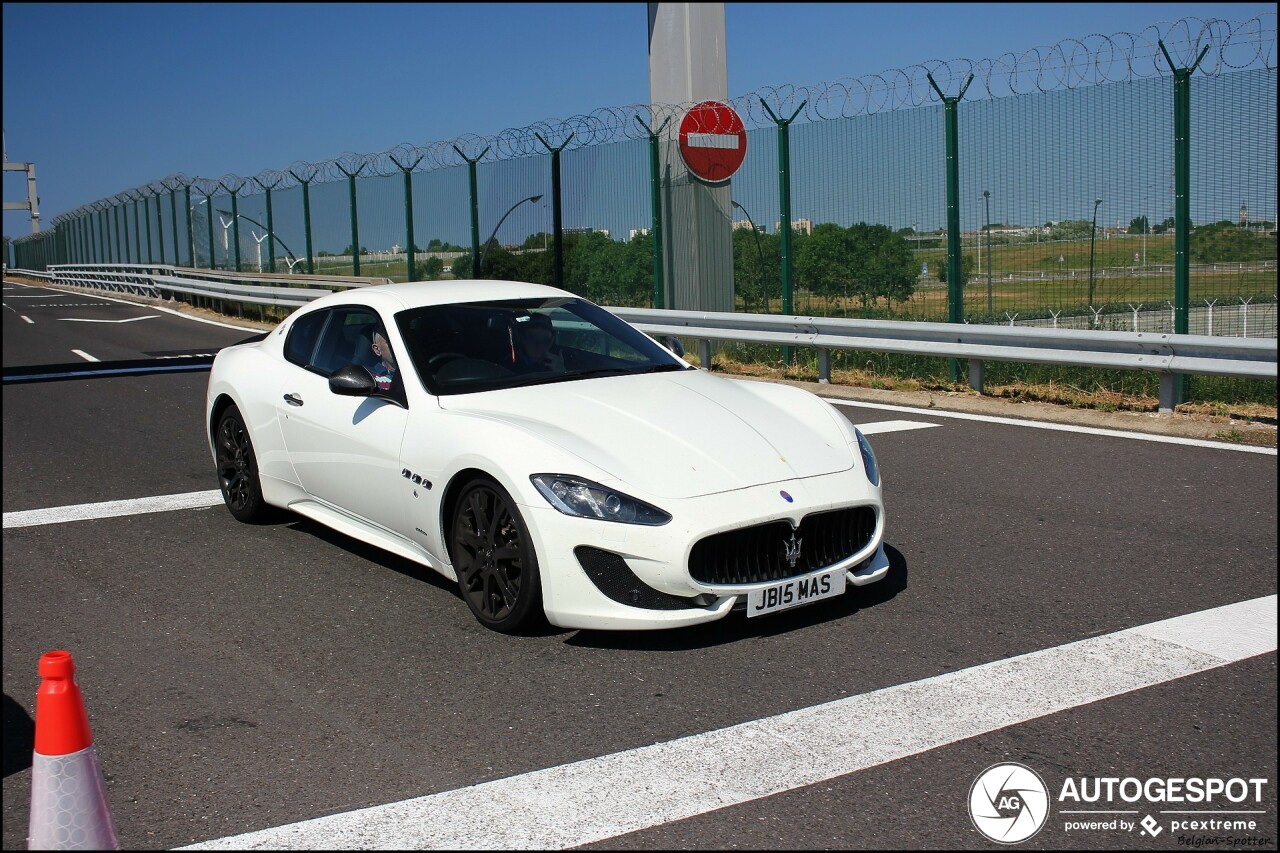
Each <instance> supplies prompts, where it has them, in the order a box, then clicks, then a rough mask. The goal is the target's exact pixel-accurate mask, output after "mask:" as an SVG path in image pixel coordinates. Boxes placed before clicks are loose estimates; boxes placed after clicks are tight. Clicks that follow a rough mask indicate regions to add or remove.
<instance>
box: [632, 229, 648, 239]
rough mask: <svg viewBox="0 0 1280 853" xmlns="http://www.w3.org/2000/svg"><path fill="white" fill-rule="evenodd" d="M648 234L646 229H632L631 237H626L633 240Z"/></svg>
mask: <svg viewBox="0 0 1280 853" xmlns="http://www.w3.org/2000/svg"><path fill="white" fill-rule="evenodd" d="M648 233H649V229H648V228H632V229H631V235H630V236H629V237H627V239H628V240H634V239H635V238H637V237H639V236H640V235H641V234H648Z"/></svg>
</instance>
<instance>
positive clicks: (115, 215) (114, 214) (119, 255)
mask: <svg viewBox="0 0 1280 853" xmlns="http://www.w3.org/2000/svg"><path fill="white" fill-rule="evenodd" d="M111 218H112V219H114V220H115V221H116V257H115V262H116V263H117V264H121V263H124V249H123V248H122V247H121V243H120V205H118V204H115V205H112V206H111Z"/></svg>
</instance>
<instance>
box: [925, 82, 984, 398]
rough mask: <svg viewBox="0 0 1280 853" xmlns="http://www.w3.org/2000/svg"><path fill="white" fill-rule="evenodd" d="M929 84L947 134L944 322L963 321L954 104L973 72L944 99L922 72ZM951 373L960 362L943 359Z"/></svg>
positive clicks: (956, 378)
mask: <svg viewBox="0 0 1280 853" xmlns="http://www.w3.org/2000/svg"><path fill="white" fill-rule="evenodd" d="M925 76H926V77H927V78H928V79H929V85H930V86H932V87H933V91H935V92H937V93H938V97H939V98H941V99H942V109H943V114H944V116H945V122H946V135H947V322H949V323H961V322H964V264H963V258H962V257H961V245H960V132H959V121H958V119H957V117H956V105H957V104H959V103H960V99H961V98H963V97H964V93H965V92H967V91H969V84H970V83H972V82H973V75H972V74H970V75H969V79H968V80H966V81H965V83H964V86H962V87H961V88H960V94H958V95H956V96H955V97H954V98H948V97H947V96H946V95H944V94H942V89H940V88H938V84H937V83H936V82H934V79H933V74H926V75H925ZM947 364H948V366H949V368H950V372H951V381H952V382H957V381H959V379H960V362H959V361H958V360H957V359H954V358H950V359H947Z"/></svg>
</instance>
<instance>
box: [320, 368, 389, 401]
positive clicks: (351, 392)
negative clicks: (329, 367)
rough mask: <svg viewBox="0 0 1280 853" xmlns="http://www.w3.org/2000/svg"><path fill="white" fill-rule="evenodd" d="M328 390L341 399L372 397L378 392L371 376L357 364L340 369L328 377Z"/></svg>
mask: <svg viewBox="0 0 1280 853" xmlns="http://www.w3.org/2000/svg"><path fill="white" fill-rule="evenodd" d="M329 390H330V391H332V392H333V393H334V394H340V395H342V396H343V397H372V396H373V395H374V394H376V393H377V391H378V386H377V384H376V383H375V382H374V381H373V374H372V373H370V372H369V371H368V369H367V368H364V367H361V366H360V365H358V364H348V365H347V366H346V367H340V368H338V369H337V370H335V371H334V372H333V375H332V376H330V377H329Z"/></svg>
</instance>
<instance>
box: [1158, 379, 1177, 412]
mask: <svg viewBox="0 0 1280 853" xmlns="http://www.w3.org/2000/svg"><path fill="white" fill-rule="evenodd" d="M1181 377H1182V374H1180V373H1161V374H1160V408H1159V413H1160V414H1162V415H1171V414H1173V409H1174V407H1175V406H1177V405H1178V380H1179V379H1180V378H1181Z"/></svg>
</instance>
